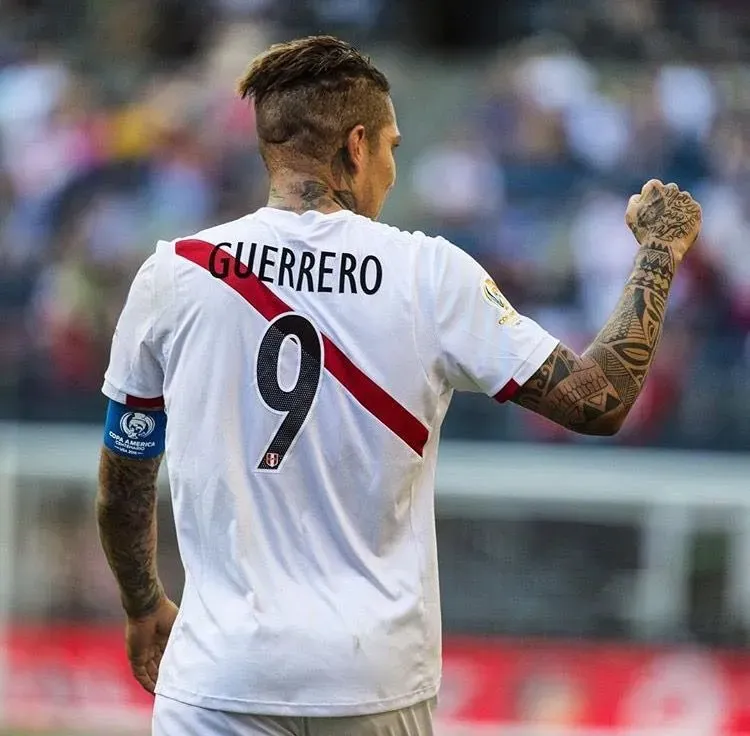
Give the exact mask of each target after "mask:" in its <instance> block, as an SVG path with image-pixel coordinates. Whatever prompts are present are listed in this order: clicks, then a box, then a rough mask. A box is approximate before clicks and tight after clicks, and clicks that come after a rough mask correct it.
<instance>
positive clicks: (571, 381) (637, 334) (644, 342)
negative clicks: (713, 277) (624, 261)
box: [512, 181, 701, 435]
mask: <svg viewBox="0 0 750 736" xmlns="http://www.w3.org/2000/svg"><path fill="white" fill-rule="evenodd" d="M626 219H627V221H628V225H629V227H630V228H631V230H632V231H633V233H634V234H635V236H636V238H637V239H638V241H639V243H641V246H640V248H639V250H638V254H637V256H636V262H635V267H634V269H633V272H632V273H631V275H630V278H629V279H628V281H627V284H626V285H625V289H624V291H623V294H622V297H621V298H620V301H619V303H618V304H617V307H616V308H615V310H614V312H613V313H612V315H611V317H610V318H609V320H608V321H607V323H606V324H605V325H604V327H603V328H602V330H601V332H600V333H599V334H598V335H597V337H596V339H595V340H594V341H593V343H592V344H591V345H590V346H589V348H588V349H587V350H586V351H585V352H584V353H583V355H580V356H579V355H577V354H576V353H575V352H574V351H572V350H571V349H570V348H568V347H566V346H564V345H562V344H561V345H559V346H558V347H557V348H555V350H554V351H553V352H552V354H551V355H550V356H549V358H548V359H547V360H546V361H545V363H544V364H543V365H542V367H541V368H540V369H539V370H538V371H537V372H536V373H535V374H534V375H533V376H532V377H531V378H530V379H529V380H528V381H527V382H526V383H525V384H524V385H523V386H522V387H521V389H520V390H519V391H518V392H517V393H516V395H515V396H514V397H513V399H512V400H513V401H514V402H515V403H516V404H518V405H519V406H523V407H525V408H527V409H531V410H532V411H534V412H536V413H537V414H541V415H542V416H545V417H547V418H548V419H551V420H552V421H554V422H556V423H557V424H560V425H561V426H563V427H566V428H567V429H570V430H572V431H574V432H578V433H581V434H595V435H611V434H615V433H616V432H617V431H618V430H619V429H620V427H621V426H622V424H623V422H624V421H625V418H626V417H627V415H628V412H629V411H630V409H631V408H632V407H633V405H634V404H635V401H636V399H637V398H638V396H639V394H640V392H641V389H642V388H643V384H644V381H645V379H646V376H647V375H648V372H649V369H650V368H651V364H652V362H653V359H654V355H655V352H656V347H657V345H658V344H659V338H660V337H661V333H662V327H663V323H664V316H665V313H666V308H667V298H668V296H669V291H670V288H671V286H672V280H673V278H674V275H675V271H676V268H677V265H678V264H679V262H680V261H681V259H682V257H683V256H684V254H685V253H686V252H687V250H688V249H689V248H690V247H691V246H692V244H693V242H694V241H695V239H696V238H697V236H698V232H699V230H700V224H701V211H700V207H699V205H698V204H697V203H695V202H694V201H693V200H692V198H691V197H690V195H689V194H687V193H684V192H680V191H679V190H678V189H677V187H676V186H675V185H674V184H669V185H667V186H666V187H665V186H664V185H663V184H661V182H654V181H652V182H649V183H648V184H646V186H645V187H644V188H643V191H642V193H641V195H640V196H635V197H632V198H631V200H630V204H629V206H628V213H627V216H626Z"/></svg>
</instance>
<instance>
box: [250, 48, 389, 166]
mask: <svg viewBox="0 0 750 736" xmlns="http://www.w3.org/2000/svg"><path fill="white" fill-rule="evenodd" d="M389 92H390V84H389V83H388V80H387V79H386V77H385V75H384V74H383V73H382V72H380V71H379V70H378V69H376V68H375V66H373V64H372V63H371V62H370V60H369V59H368V58H367V57H365V56H363V55H362V54H361V53H360V52H359V51H357V50H356V49H355V48H354V47H353V46H350V45H349V44H348V43H345V42H344V41H341V40H339V39H337V38H334V37H333V36H311V37H308V38H302V39H298V40H295V41H290V42H288V43H281V44H276V45H274V46H271V47H270V48H269V49H268V50H267V51H265V52H264V53H262V54H261V55H260V56H258V57H256V59H255V60H254V61H253V62H252V64H251V65H250V68H249V69H248V71H247V73H246V74H245V76H244V77H243V78H242V79H241V81H240V83H239V94H240V96H241V97H242V99H246V100H253V102H254V104H255V118H256V127H257V130H258V141H259V147H260V153H261V155H262V156H263V159H264V161H265V162H266V166H267V167H268V168H269V169H271V168H273V167H274V166H276V165H278V164H284V163H291V164H293V163H294V162H295V161H296V162H297V163H299V162H300V157H304V158H306V159H308V161H311V162H314V163H321V164H332V165H336V163H338V164H340V165H344V166H345V167H348V161H349V159H348V155H347V149H346V140H347V137H348V135H349V133H350V132H351V130H352V129H353V128H354V127H356V126H357V125H363V126H364V128H365V135H366V137H367V141H368V144H369V145H370V146H373V145H374V144H375V143H376V141H377V140H378V136H379V135H380V132H381V131H382V129H383V127H384V126H385V125H386V123H387V122H388V120H389V117H390V108H389V105H388V94H389Z"/></svg>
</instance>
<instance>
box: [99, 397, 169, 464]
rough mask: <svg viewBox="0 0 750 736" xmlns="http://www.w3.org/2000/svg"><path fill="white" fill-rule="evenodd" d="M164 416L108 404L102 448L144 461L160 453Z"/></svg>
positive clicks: (158, 413) (116, 403)
mask: <svg viewBox="0 0 750 736" xmlns="http://www.w3.org/2000/svg"><path fill="white" fill-rule="evenodd" d="M166 430H167V415H166V414H165V412H164V411H163V410H158V411H148V410H142V409H132V408H131V407H128V406H125V404H120V403H118V402H117V401H112V400H110V402H109V406H108V407H107V419H106V421H105V424H104V446H105V447H107V448H109V449H110V450H112V452H114V453H116V454H117V455H122V456H123V457H132V458H135V459H138V460H148V459H150V458H154V457H158V456H159V455H161V454H162V453H163V452H164V437H165V434H166Z"/></svg>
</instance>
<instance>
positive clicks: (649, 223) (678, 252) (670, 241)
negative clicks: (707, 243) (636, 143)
mask: <svg viewBox="0 0 750 736" xmlns="http://www.w3.org/2000/svg"><path fill="white" fill-rule="evenodd" d="M702 217H703V215H702V212H701V207H700V205H699V204H698V203H697V202H696V201H695V200H694V199H693V198H692V197H691V196H690V193H689V192H681V191H680V189H679V188H678V186H677V185H676V184H666V185H665V184H662V183H661V182H660V181H659V180H658V179H651V180H650V181H648V182H646V184H644V186H643V189H642V190H641V193H640V194H634V195H633V196H632V197H631V198H630V201H629V202H628V209H627V212H626V213H625V222H626V223H627V224H628V227H629V228H630V229H631V230H632V231H633V235H635V237H636V239H637V240H638V242H639V243H640V244H641V245H648V244H649V243H654V242H656V243H660V244H661V245H664V246H666V247H668V248H669V249H670V250H671V251H672V254H673V255H674V258H675V261H676V262H677V263H679V262H680V261H681V260H682V258H683V257H684V255H685V253H687V252H688V251H689V250H690V247H691V246H692V245H693V243H694V242H695V240H696V238H697V237H698V234H699V233H700V230H701V222H702Z"/></svg>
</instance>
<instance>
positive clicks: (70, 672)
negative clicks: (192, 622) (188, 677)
mask: <svg viewBox="0 0 750 736" xmlns="http://www.w3.org/2000/svg"><path fill="white" fill-rule="evenodd" d="M3 649H4V652H5V655H6V657H7V659H6V665H7V666H8V668H9V669H8V673H9V674H10V677H8V678H5V679H4V682H5V683H6V687H7V690H6V692H5V693H4V712H5V717H6V721H7V722H6V723H2V724H0V726H9V725H10V726H14V727H20V728H43V727H48V726H52V725H54V727H55V728H57V729H59V728H67V729H71V730H81V731H86V730H90V729H92V728H94V729H97V730H100V731H101V732H102V733H104V732H106V733H116V732H117V731H127V730H131V731H132V730H133V729H135V730H139V731H140V730H143V729H145V728H147V726H148V723H149V720H150V714H151V705H152V702H153V699H152V698H151V696H149V695H148V694H147V693H145V692H144V691H143V690H141V688H140V686H139V685H138V684H137V683H136V682H135V680H134V679H133V678H132V676H131V674H130V669H129V667H128V663H127V661H126V659H125V651H124V642H123V631H122V628H121V627H118V626H115V627H106V628H95V627H94V628H92V627H85V626H77V627H69V626H68V627H66V626H15V627H13V628H12V629H11V630H10V631H9V632H8V633H7V634H6V636H5V637H4V639H3ZM444 660H445V667H444V678H443V687H442V690H441V696H440V702H439V706H438V713H437V729H436V731H437V733H438V734H444V735H448V734H458V733H461V734H465V735H466V736H468V735H469V734H488V733H493V734H498V733H501V732H502V731H499V730H498V728H499V727H501V726H514V725H525V726H532V727H541V728H542V729H543V732H544V733H554V734H555V736H563V734H567V735H568V736H573V735H574V734H591V733H592V732H594V731H595V732H596V733H597V734H602V733H613V734H621V735H624V734H626V733H627V734H632V733H638V734H639V736H644V735H645V734H653V736H656V735H657V734H659V736H662V735H663V734H664V733H667V732H668V733H671V734H682V733H685V734H700V736H748V735H750V652H714V651H707V650H697V649H683V648H650V647H649V648H646V647H635V646H625V645H623V646H620V645H599V644H596V645H595V644H584V643H580V642H577V643H567V644H566V643H548V642H536V641H515V640H504V639H480V638H467V639H463V638H448V639H446V641H445V643H444ZM550 727H552V728H553V731H549V730H548V729H549V728H550ZM531 732H534V733H536V731H535V730H534V728H532V729H531V731H529V733H531Z"/></svg>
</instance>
